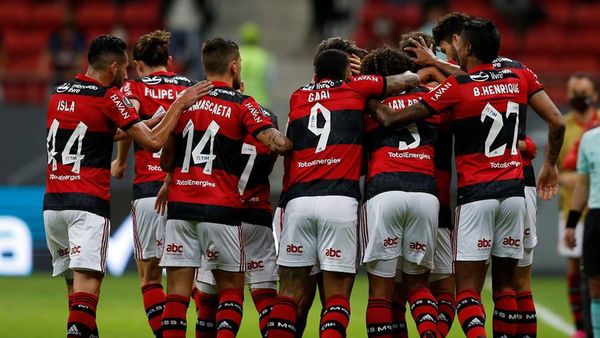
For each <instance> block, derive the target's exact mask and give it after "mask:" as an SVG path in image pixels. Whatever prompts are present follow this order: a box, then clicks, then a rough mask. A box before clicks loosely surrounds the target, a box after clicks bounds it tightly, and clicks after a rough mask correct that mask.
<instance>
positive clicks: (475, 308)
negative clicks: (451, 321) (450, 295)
mask: <svg viewBox="0 0 600 338" xmlns="http://www.w3.org/2000/svg"><path fill="white" fill-rule="evenodd" d="M456 314H457V316H458V321H459V322H460V325H461V326H462V330H463V332H464V333H465V336H466V337H467V338H484V337H486V334H485V311H484V308H483V304H482V303H481V297H480V295H479V293H477V291H475V290H473V289H464V290H461V291H459V292H458V294H457V295H456Z"/></svg>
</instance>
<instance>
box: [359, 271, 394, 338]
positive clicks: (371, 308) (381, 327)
mask: <svg viewBox="0 0 600 338" xmlns="http://www.w3.org/2000/svg"><path fill="white" fill-rule="evenodd" d="M367 276H368V278H369V303H368V304H367V312H366V322H367V336H368V337H385V338H391V337H394V334H396V333H397V331H398V326H397V324H396V323H394V320H393V313H392V311H393V310H392V309H393V307H392V300H393V298H394V291H395V289H396V283H395V280H394V277H389V278H388V277H381V276H377V275H375V274H372V273H368V274H367ZM395 324H396V325H395Z"/></svg>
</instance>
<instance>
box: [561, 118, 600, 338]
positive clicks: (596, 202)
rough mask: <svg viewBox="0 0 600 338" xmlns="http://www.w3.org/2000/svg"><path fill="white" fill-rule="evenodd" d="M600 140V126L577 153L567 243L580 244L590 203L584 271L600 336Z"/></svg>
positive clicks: (585, 138) (588, 134)
mask: <svg viewBox="0 0 600 338" xmlns="http://www.w3.org/2000/svg"><path fill="white" fill-rule="evenodd" d="M599 142H600V128H598V127H595V128H593V129H591V130H589V131H587V132H585V134H583V137H582V139H581V143H580V146H579V154H578V156H577V173H578V177H577V178H576V183H575V189H574V190H573V197H572V199H571V210H570V211H569V215H568V219H567V224H566V230H565V235H564V242H565V245H567V246H568V247H569V248H574V247H575V246H576V244H577V236H576V234H575V229H576V227H577V223H578V222H579V219H580V217H581V214H582V212H583V210H584V208H585V207H586V206H587V208H588V212H587V215H586V217H585V224H584V235H583V243H581V244H582V245H583V273H584V274H585V275H586V276H587V278H588V285H589V290H590V297H591V298H592V299H591V305H590V312H591V320H592V323H591V324H592V329H593V336H594V337H600V269H599V268H598V262H597V258H598V256H599V252H598V245H597V243H598V239H599V238H600V232H599V231H600V230H599V229H598V227H599V224H598V222H599V221H600V181H599V179H600V176H599V175H598V171H597V169H596V168H597V166H598V164H599V161H600V158H599V157H598V152H597V151H596V150H595V149H596V148H597V147H598V143H599Z"/></svg>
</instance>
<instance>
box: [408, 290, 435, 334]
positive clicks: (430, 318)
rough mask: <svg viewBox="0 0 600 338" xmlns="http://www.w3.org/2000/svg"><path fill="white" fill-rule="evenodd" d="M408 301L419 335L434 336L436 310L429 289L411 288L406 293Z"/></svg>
mask: <svg viewBox="0 0 600 338" xmlns="http://www.w3.org/2000/svg"><path fill="white" fill-rule="evenodd" d="M408 303H409V305H410V312H411V313H412V317H413V319H414V320H415V324H416V325H417V331H419V336H420V337H427V338H436V337H437V317H438V311H437V305H436V301H435V298H434V297H433V295H432V294H431V291H429V290H428V289H426V288H419V289H414V290H412V291H411V292H410V294H409V295H408Z"/></svg>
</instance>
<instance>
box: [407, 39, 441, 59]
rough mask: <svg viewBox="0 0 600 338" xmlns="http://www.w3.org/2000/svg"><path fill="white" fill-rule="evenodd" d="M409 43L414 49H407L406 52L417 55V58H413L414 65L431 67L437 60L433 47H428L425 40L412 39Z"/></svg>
mask: <svg viewBox="0 0 600 338" xmlns="http://www.w3.org/2000/svg"><path fill="white" fill-rule="evenodd" d="M409 41H410V42H411V43H412V44H413V45H414V47H406V48H404V50H405V51H411V52H413V53H415V54H416V55H417V57H414V58H411V59H412V61H413V62H414V63H416V64H417V65H419V66H429V65H431V64H433V62H434V61H435V60H436V59H437V57H436V56H435V53H434V52H433V45H431V46H427V43H426V42H425V39H423V37H419V39H418V40H416V39H413V38H410V39H409Z"/></svg>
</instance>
